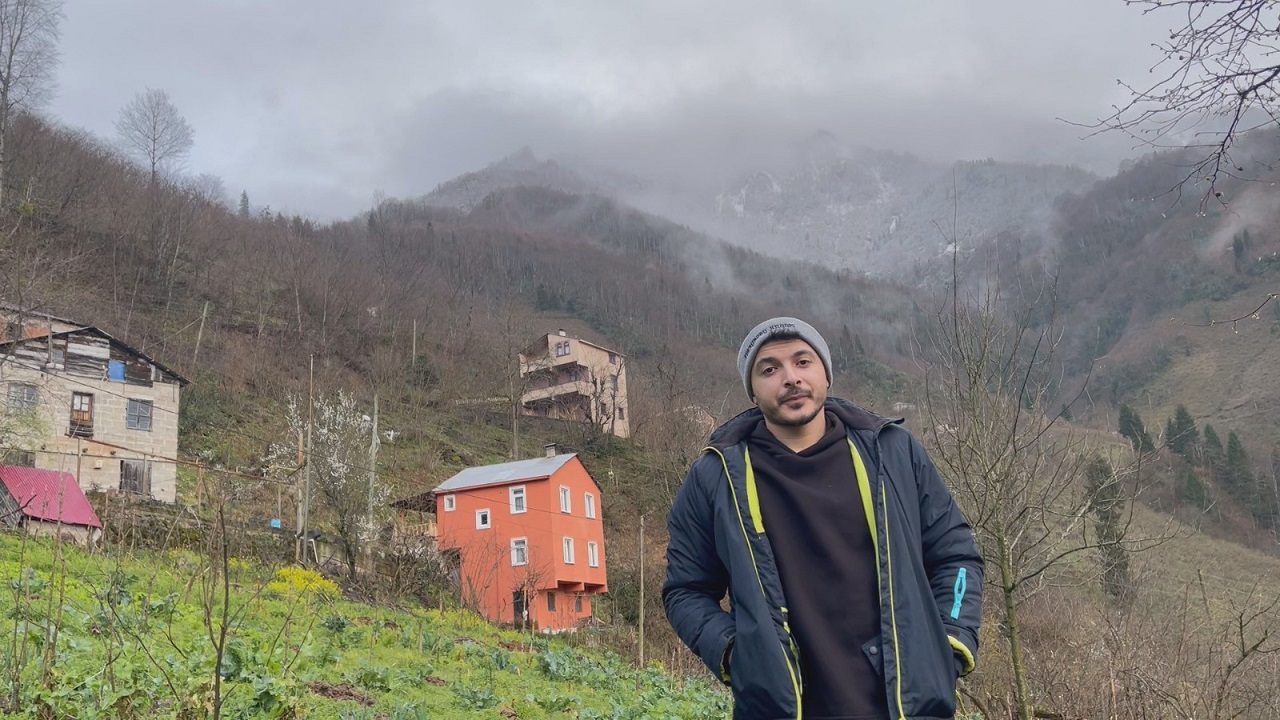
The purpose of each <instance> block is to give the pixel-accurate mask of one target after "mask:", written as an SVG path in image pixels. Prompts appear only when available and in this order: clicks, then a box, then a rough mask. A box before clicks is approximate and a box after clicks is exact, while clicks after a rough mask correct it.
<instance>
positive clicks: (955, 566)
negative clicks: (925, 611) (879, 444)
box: [911, 438, 983, 675]
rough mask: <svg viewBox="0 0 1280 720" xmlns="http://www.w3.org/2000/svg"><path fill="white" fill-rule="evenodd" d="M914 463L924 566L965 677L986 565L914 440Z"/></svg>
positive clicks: (973, 656)
mask: <svg viewBox="0 0 1280 720" xmlns="http://www.w3.org/2000/svg"><path fill="white" fill-rule="evenodd" d="M911 463H912V468H913V469H914V470H915V476H916V482H917V483H918V485H919V494H920V536H921V542H922V544H923V553H924V567H925V572H926V573H927V574H928V576H929V585H930V587H931V588H932V589H933V599H934V602H935V603H936V604H937V606H938V614H939V615H940V616H941V618H942V624H943V626H944V627H946V630H947V636H948V638H949V639H950V640H951V649H952V650H953V651H954V652H955V655H956V659H957V660H958V661H959V667H960V674H961V675H967V674H969V673H970V672H973V669H974V667H975V665H976V664H977V657H978V628H979V626H980V625H981V622H982V577H983V561H982V555H981V554H980V553H979V552H978V544H977V542H975V541H974V537H973V529H972V528H971V527H970V526H969V521H968V520H967V519H965V516H964V513H963V512H961V511H960V507H959V506H958V505H956V502H955V499H954V498H953V497H952V496H951V491H950V490H948V489H947V485H946V483H945V482H943V480H942V478H941V477H940V476H939V475H938V471H937V469H936V468H935V467H934V465H933V461H932V460H930V459H929V455H928V454H927V453H926V452H925V450H924V447H923V446H922V445H920V443H919V442H918V441H917V440H915V439H914V438H912V440H911Z"/></svg>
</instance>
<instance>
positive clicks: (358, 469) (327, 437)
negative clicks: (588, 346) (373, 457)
mask: <svg viewBox="0 0 1280 720" xmlns="http://www.w3.org/2000/svg"><path fill="white" fill-rule="evenodd" d="M311 410H312V422H313V423H314V425H313V427H312V439H311V453H310V456H309V457H306V456H304V461H306V462H310V463H311V493H310V496H311V498H310V502H309V505H310V508H311V512H312V516H313V517H316V518H319V519H320V523H323V524H324V525H327V526H328V527H329V529H331V530H332V531H333V533H334V535H336V536H337V538H338V542H339V544H340V545H341V549H342V554H343V558H344V559H345V560H346V562H347V566H348V568H350V571H351V574H352V575H353V576H354V575H355V572H356V559H357V558H358V557H359V556H360V552H361V550H362V549H363V548H364V546H365V544H367V543H369V542H371V541H372V540H373V539H374V537H375V535H376V529H377V516H378V515H379V514H381V513H382V512H384V511H385V507H386V501H387V498H388V496H389V494H390V488H389V487H388V486H387V485H386V484H385V483H383V482H382V481H381V480H380V479H378V478H377V477H376V473H375V474H372V475H371V473H370V467H369V462H370V460H369V445H370V437H371V435H372V431H373V428H372V421H371V420H370V418H369V416H368V415H366V414H365V413H364V412H363V411H362V410H361V409H360V407H359V405H358V404H357V403H356V399H355V398H354V397H352V396H351V395H350V394H348V393H345V392H343V391H341V390H340V391H338V393H337V394H336V395H332V396H326V395H323V394H321V395H317V396H316V397H315V399H314V406H313V407H312V408H311ZM286 421H287V428H286V429H285V432H284V433H283V434H284V437H285V438H286V439H285V440H283V441H281V442H278V443H273V444H272V446H271V449H270V452H269V454H268V458H267V460H268V465H270V466H274V467H284V466H288V465H290V464H291V460H292V459H295V458H296V455H297V452H298V450H297V448H298V446H299V440H300V439H301V438H305V437H306V435H307V422H308V418H307V408H306V399H305V398H301V397H290V399H289V408H288V413H287V415H286ZM317 524H319V523H317Z"/></svg>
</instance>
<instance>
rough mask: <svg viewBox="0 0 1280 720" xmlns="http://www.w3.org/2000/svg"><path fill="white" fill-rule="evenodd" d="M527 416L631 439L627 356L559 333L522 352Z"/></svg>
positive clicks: (522, 374) (523, 397) (563, 332)
mask: <svg viewBox="0 0 1280 720" xmlns="http://www.w3.org/2000/svg"><path fill="white" fill-rule="evenodd" d="M520 376H521V378H522V380H523V382H524V385H525V391H524V394H523V395H522V396H521V402H522V403H523V405H524V410H525V414H526V415H533V416H537V417H546V418H553V419H557V420H572V421H576V422H582V423H588V424H591V425H594V426H595V427H597V428H599V429H600V430H601V431H602V432H606V433H611V434H613V435H616V436H618V437H622V438H625V437H629V436H630V435H631V425H630V420H629V419H628V417H627V412H628V405H627V366H626V356H625V355H623V354H622V353H619V352H616V351H614V350H610V349H608V348H606V347H602V346H600V345H596V344H595V343H590V342H587V341H586V340H581V339H579V338H571V337H568V335H567V334H566V333H565V331H563V330H560V331H558V332H555V333H550V334H548V335H546V336H545V337H541V338H539V339H538V340H537V341H536V342H534V344H533V345H531V346H530V347H529V348H527V349H526V350H525V351H524V352H522V353H520Z"/></svg>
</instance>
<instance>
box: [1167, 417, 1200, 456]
mask: <svg viewBox="0 0 1280 720" xmlns="http://www.w3.org/2000/svg"><path fill="white" fill-rule="evenodd" d="M1168 430H1169V432H1168V435H1167V437H1166V438H1165V443H1166V444H1168V446H1169V448H1170V449H1172V450H1173V451H1174V452H1176V453H1178V455H1181V456H1182V459H1183V460H1186V461H1187V462H1189V463H1193V462H1195V457H1196V449H1197V448H1198V447H1199V445H1200V433H1199V431H1197V430H1196V421H1195V420H1194V419H1192V417H1191V413H1189V412H1187V408H1186V407H1185V406H1183V405H1179V406H1178V407H1177V409H1176V410H1174V413H1173V418H1172V419H1171V420H1170V422H1169V425H1168Z"/></svg>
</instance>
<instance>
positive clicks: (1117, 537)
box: [1085, 456, 1130, 600]
mask: <svg viewBox="0 0 1280 720" xmlns="http://www.w3.org/2000/svg"><path fill="white" fill-rule="evenodd" d="M1085 485H1086V488H1087V491H1088V493H1089V512H1090V513H1091V514H1092V515H1093V518H1094V533H1095V535H1096V536H1097V540H1098V550H1099V553H1100V554H1101V556H1102V589H1103V590H1104V591H1106V593H1107V594H1108V595H1110V596H1111V597H1113V598H1115V599H1117V600H1119V599H1123V598H1124V597H1126V596H1127V594H1128V592H1129V589H1130V577H1129V553H1128V551H1127V550H1125V548H1124V545H1123V544H1122V540H1123V539H1124V529H1123V528H1122V527H1121V522H1120V521H1121V516H1122V515H1123V514H1124V496H1123V495H1124V488H1123V487H1122V485H1121V482H1120V478H1118V477H1116V475H1115V473H1114V472H1112V469H1111V463H1109V462H1107V461H1106V459H1105V458H1102V457H1100V456H1094V458H1093V459H1091V460H1090V461H1089V462H1088V464H1087V465H1086V466H1085Z"/></svg>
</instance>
